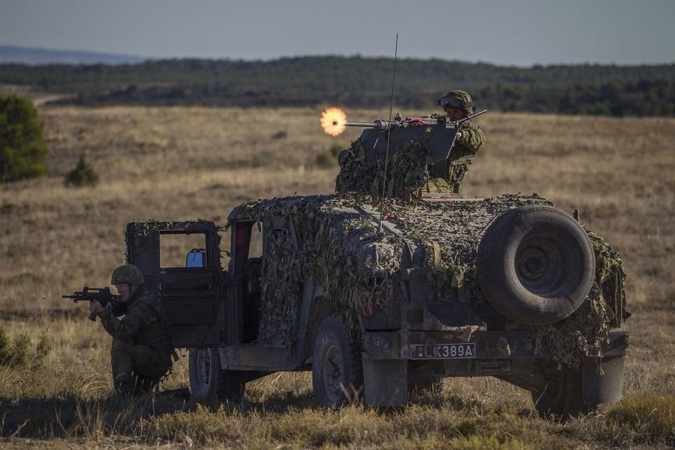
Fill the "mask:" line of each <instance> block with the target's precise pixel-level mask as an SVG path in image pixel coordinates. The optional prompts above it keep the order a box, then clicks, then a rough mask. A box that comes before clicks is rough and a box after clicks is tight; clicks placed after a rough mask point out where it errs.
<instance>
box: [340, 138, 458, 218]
mask: <svg viewBox="0 0 675 450" xmlns="http://www.w3.org/2000/svg"><path fill="white" fill-rule="evenodd" d="M428 140H429V134H428V133H426V134H425V135H424V136H423V137H422V138H420V139H419V140H415V141H411V142H410V143H409V144H408V145H407V147H405V148H403V149H402V150H400V151H392V152H391V155H390V157H389V158H388V160H387V158H379V159H375V160H373V161H370V160H369V159H368V158H367V156H366V149H365V148H364V147H363V144H362V143H361V140H360V139H357V140H356V141H354V142H352V145H351V147H350V148H349V149H348V150H347V153H346V155H347V156H346V157H345V158H344V160H343V162H342V168H341V170H340V173H339V174H338V176H337V178H336V180H335V191H336V192H337V193H339V194H346V193H354V194H355V195H356V198H357V199H358V200H359V201H363V200H365V199H366V197H369V199H370V200H371V201H372V204H373V205H375V204H377V202H378V201H379V200H380V198H381V197H384V198H387V199H389V198H397V199H400V200H403V201H406V202H411V203H413V204H417V203H418V202H419V200H420V198H421V191H422V189H423V188H425V187H426V186H427V183H428V181H429V173H428V172H427V156H428V154H429V149H428V147H427V146H426V145H425V143H426V142H427V141H428ZM385 169H386V170H385ZM385 172H386V176H385ZM446 185H447V183H446ZM447 192H449V191H447Z"/></svg>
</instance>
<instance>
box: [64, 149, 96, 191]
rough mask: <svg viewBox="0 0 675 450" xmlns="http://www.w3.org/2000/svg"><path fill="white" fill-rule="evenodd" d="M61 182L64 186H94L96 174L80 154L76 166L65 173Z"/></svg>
mask: <svg viewBox="0 0 675 450" xmlns="http://www.w3.org/2000/svg"><path fill="white" fill-rule="evenodd" d="M63 182H64V184H65V185H66V186H77V187H80V186H96V185H97V184H98V175H97V174H96V172H94V168H93V167H91V166H90V165H89V164H88V163H87V161H85V160H84V156H80V161H79V162H78V163H77V166H75V168H74V169H73V170H71V171H70V172H68V173H67V174H66V178H65V179H64V181H63Z"/></svg>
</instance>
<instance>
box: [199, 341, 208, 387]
mask: <svg viewBox="0 0 675 450" xmlns="http://www.w3.org/2000/svg"><path fill="white" fill-rule="evenodd" d="M197 381H198V382H199V386H200V387H208V386H209V383H210V382H211V352H209V350H198V351H197Z"/></svg>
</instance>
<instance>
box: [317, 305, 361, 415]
mask: <svg viewBox="0 0 675 450" xmlns="http://www.w3.org/2000/svg"><path fill="white" fill-rule="evenodd" d="M312 386H313V387H314V398H315V400H316V403H317V404H318V405H319V406H340V405H343V404H345V403H348V402H350V401H354V400H355V399H356V398H357V397H358V396H359V395H361V391H362V389H363V366H362V362H361V350H360V348H359V346H358V345H356V344H355V343H353V342H351V341H350V340H349V338H348V336H347V334H346V332H345V329H344V326H343V325H342V322H341V321H340V319H339V318H337V317H335V316H332V317H329V318H327V319H326V320H324V321H323V323H322V324H321V327H320V328H319V332H318V334H317V338H316V342H315V343H314V359H313V362H312Z"/></svg>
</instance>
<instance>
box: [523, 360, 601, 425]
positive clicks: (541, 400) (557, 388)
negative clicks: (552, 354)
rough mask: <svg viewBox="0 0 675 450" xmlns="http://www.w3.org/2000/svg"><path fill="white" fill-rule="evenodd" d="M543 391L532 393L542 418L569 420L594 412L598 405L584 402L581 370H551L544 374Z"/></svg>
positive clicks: (535, 405)
mask: <svg viewBox="0 0 675 450" xmlns="http://www.w3.org/2000/svg"><path fill="white" fill-rule="evenodd" d="M542 375H543V377H544V380H545V382H546V384H545V386H544V388H543V389H541V390H534V391H531V394H532V401H533V402H534V407H535V408H536V410H537V412H538V413H539V415H540V416H541V417H556V418H559V419H563V420H565V419H568V418H570V417H576V416H579V415H580V414H585V413H589V412H591V411H593V410H594V409H596V408H597V406H598V405H594V404H589V403H585V402H584V401H583V389H582V386H583V385H582V379H583V378H582V372H581V369H572V368H569V367H567V366H563V367H562V368H555V369H553V368H551V369H550V370H546V371H545V372H544V373H543V374H542Z"/></svg>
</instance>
